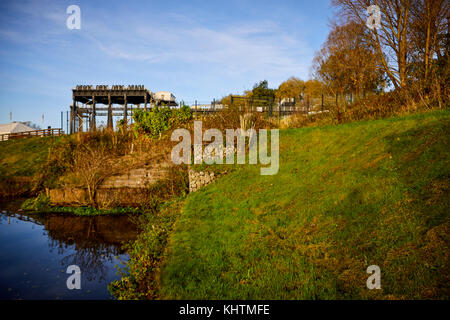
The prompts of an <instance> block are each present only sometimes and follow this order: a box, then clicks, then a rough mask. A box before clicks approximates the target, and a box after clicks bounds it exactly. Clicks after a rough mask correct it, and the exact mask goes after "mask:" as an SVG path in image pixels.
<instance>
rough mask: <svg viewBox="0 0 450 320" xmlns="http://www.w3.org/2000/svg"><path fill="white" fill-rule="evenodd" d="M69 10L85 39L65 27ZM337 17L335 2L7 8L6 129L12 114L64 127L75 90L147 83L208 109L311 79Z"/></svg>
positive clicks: (2, 90) (0, 71)
mask: <svg viewBox="0 0 450 320" xmlns="http://www.w3.org/2000/svg"><path fill="white" fill-rule="evenodd" d="M72 4H76V5H78V6H80V8H81V29H80V30H69V29H68V28H67V27H66V20H67V18H68V16H69V15H68V14H67V13H66V8H67V7H68V6H69V5H72ZM332 15H333V14H332V8H331V5H330V1H329V0H315V1H300V0H296V1H295V0H293V1H282V0H280V1H261V0H260V1H245V0H239V1H234V0H227V1H223V0H222V1H214V0H209V1H191V0H183V1H181V0H178V1H172V0H165V1H152V0H146V1H144V0H142V1H136V0H126V1H124V0H122V1H115V0H109V1H102V0H95V1H94V0H91V1H73V0H72V1H62V0H61V1H57V0H53V1H46V0H39V1H37V0H36V1H9V0H6V1H5V0H2V1H1V2H0V123H7V122H9V117H10V112H12V118H13V121H32V122H34V123H36V124H38V125H40V126H41V127H42V126H43V127H47V126H52V127H60V114H61V111H66V110H68V106H69V104H70V103H71V97H72V94H71V88H73V87H74V86H75V85H77V84H92V85H97V84H108V85H113V84H123V85H128V84H143V85H145V86H146V87H147V88H148V89H150V90H151V91H153V92H156V91H163V90H164V91H171V92H172V93H173V94H174V95H175V96H176V97H177V100H184V101H186V102H188V103H191V102H192V101H193V100H195V99H196V100H198V101H199V102H202V103H208V102H210V101H211V100H212V99H213V98H221V97H223V96H225V95H227V94H229V93H231V92H233V93H240V92H243V91H244V90H247V89H250V88H251V87H252V86H253V84H254V83H256V82H258V81H260V80H264V79H267V80H268V81H269V85H270V86H271V87H274V88H275V87H278V85H279V84H280V83H281V82H283V81H284V80H286V79H288V78H289V77H291V76H297V77H300V78H302V79H308V78H309V76H310V67H311V62H312V59H313V56H314V53H315V52H316V51H317V50H318V49H319V48H320V46H321V45H322V43H323V42H324V41H325V39H326V36H327V34H328V30H329V28H328V23H329V20H330V18H332ZM42 114H44V123H42ZM64 120H65V119H64Z"/></svg>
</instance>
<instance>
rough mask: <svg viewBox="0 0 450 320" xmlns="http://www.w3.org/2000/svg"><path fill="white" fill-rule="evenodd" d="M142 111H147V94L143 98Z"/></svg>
mask: <svg viewBox="0 0 450 320" xmlns="http://www.w3.org/2000/svg"><path fill="white" fill-rule="evenodd" d="M144 103H145V104H144V111H147V94H145V96H144Z"/></svg>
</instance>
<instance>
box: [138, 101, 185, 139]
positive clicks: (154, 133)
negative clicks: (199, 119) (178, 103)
mask: <svg viewBox="0 0 450 320" xmlns="http://www.w3.org/2000/svg"><path fill="white" fill-rule="evenodd" d="M133 119H134V121H135V124H134V130H135V132H137V133H143V134H145V135H148V136H150V137H152V138H160V137H161V136H162V134H163V133H165V132H166V131H167V130H169V129H171V128H174V127H175V126H177V125H181V124H183V123H185V122H187V121H189V120H190V119H192V111H191V109H190V108H189V107H188V106H182V107H181V108H180V109H171V108H169V107H167V106H156V107H154V108H153V109H152V110H150V111H144V110H141V109H137V110H135V112H134V114H133Z"/></svg>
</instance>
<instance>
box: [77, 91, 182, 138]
mask: <svg viewBox="0 0 450 320" xmlns="http://www.w3.org/2000/svg"><path fill="white" fill-rule="evenodd" d="M72 99H73V104H72V105H71V106H70V133H75V132H79V131H83V122H84V121H87V123H89V130H91V131H93V130H95V129H96V118H97V117H99V116H106V117H107V119H108V120H107V127H108V128H113V116H120V117H123V121H124V123H125V124H127V123H128V117H129V116H132V115H133V108H132V106H131V107H130V109H129V108H128V105H134V106H135V108H140V107H141V104H144V110H147V105H150V108H151V107H152V106H155V105H161V104H163V103H164V104H166V105H169V106H174V105H177V104H176V103H175V101H170V100H168V101H164V100H161V99H155V97H154V94H153V93H152V92H151V91H150V90H148V89H146V88H145V87H144V86H143V85H129V86H123V85H113V86H111V88H110V87H109V86H106V85H98V86H95V88H94V86H92V85H78V86H76V88H75V89H72ZM98 104H102V105H105V106H106V107H99V106H97V105H98ZM114 105H116V106H114ZM117 105H120V106H117Z"/></svg>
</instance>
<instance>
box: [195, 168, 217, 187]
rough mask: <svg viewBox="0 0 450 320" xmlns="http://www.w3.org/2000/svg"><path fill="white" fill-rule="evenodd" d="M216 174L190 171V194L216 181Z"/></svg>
mask: <svg viewBox="0 0 450 320" xmlns="http://www.w3.org/2000/svg"><path fill="white" fill-rule="evenodd" d="M216 178H217V177H216V175H215V174H214V172H207V171H195V170H192V169H189V192H195V191H197V190H198V189H200V188H201V187H203V186H206V185H208V184H210V183H211V182H213V181H214V180H215V179H216Z"/></svg>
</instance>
